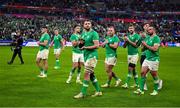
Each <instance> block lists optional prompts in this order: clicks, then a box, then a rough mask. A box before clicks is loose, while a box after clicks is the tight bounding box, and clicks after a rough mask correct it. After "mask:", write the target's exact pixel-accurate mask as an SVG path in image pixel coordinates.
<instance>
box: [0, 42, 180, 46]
mask: <svg viewBox="0 0 180 108" xmlns="http://www.w3.org/2000/svg"><path fill="white" fill-rule="evenodd" d="M11 43H12V41H11V40H0V46H9V45H10V44H11ZM123 44H124V42H120V43H119V46H122V45H123ZM167 44H168V46H170V47H180V43H171V42H168V43H167ZM23 46H27V47H36V46H38V44H37V42H36V41H25V42H23ZM65 46H72V43H71V42H66V44H65Z"/></svg>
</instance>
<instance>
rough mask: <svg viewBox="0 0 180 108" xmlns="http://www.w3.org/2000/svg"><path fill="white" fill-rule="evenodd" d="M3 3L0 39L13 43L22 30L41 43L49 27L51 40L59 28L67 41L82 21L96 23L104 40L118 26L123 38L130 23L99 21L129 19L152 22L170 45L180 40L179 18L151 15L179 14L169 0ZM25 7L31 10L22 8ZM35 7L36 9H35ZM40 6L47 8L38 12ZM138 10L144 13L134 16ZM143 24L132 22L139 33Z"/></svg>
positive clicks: (19, 0)
mask: <svg viewBox="0 0 180 108" xmlns="http://www.w3.org/2000/svg"><path fill="white" fill-rule="evenodd" d="M0 3H1V4H4V5H2V7H0V9H1V10H0V39H1V40H11V39H12V38H13V34H14V33H15V32H16V31H17V30H20V31H21V33H22V35H23V37H24V39H25V40H28V39H32V40H38V39H39V37H40V35H41V32H40V28H41V27H42V26H44V25H47V26H48V28H49V34H50V35H51V37H52V36H53V29H55V28H57V29H59V31H60V34H61V35H62V36H63V37H64V38H65V39H66V40H67V41H68V40H69V37H70V35H71V33H72V27H73V26H74V25H75V24H77V23H82V19H83V18H88V19H91V20H93V24H94V29H95V30H96V31H97V32H98V33H99V34H100V37H101V38H103V36H104V35H106V27H107V26H108V25H114V26H115V28H116V32H117V33H116V34H117V35H118V36H119V37H120V38H121V37H122V36H123V34H124V33H126V32H127V27H128V25H129V23H128V22H124V21H118V22H117V21H113V20H110V21H100V20H101V18H104V19H105V18H122V19H124V18H129V19H136V20H143V21H145V20H153V21H152V23H153V25H155V27H156V28H157V32H158V35H159V36H160V37H164V38H163V39H165V40H166V41H168V42H173V41H175V40H176V41H179V40H180V39H178V38H177V39H176V37H178V36H179V37H180V24H179V22H178V21H179V18H180V15H176V14H170V15H169V14H165V15H164V14H161V13H148V12H155V11H163V12H164V11H167V12H177V11H180V8H179V7H180V5H179V4H178V3H177V4H176V3H171V2H170V0H162V1H158V0H91V1H89V0H61V1H59V0H2V1H0ZM13 6H16V8H15V7H13ZM22 6H31V7H28V8H27V7H23V8H22ZM33 6H34V7H36V8H34V9H32V7H33ZM17 7H18V8H17ZM37 7H46V8H42V9H39V8H37ZM92 10H95V11H92ZM107 11H116V12H119V11H124V12H125V13H123V14H122V13H120V14H118V13H115V12H112V13H108V12H107ZM139 11H140V12H144V13H141V14H137V13H133V12H139ZM1 13H3V14H1ZM12 14H28V15H33V17H32V18H24V17H17V16H13V15H12ZM81 18H82V19H81ZM143 21H139V22H133V23H134V25H135V26H136V30H137V32H139V31H142V30H143V29H142V25H143V23H144V22H143ZM131 23H132V22H131Z"/></svg>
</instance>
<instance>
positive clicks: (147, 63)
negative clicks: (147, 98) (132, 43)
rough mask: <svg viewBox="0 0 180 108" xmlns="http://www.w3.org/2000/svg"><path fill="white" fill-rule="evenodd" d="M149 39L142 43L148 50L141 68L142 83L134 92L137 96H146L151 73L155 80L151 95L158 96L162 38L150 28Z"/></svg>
mask: <svg viewBox="0 0 180 108" xmlns="http://www.w3.org/2000/svg"><path fill="white" fill-rule="evenodd" d="M148 34H149V35H150V37H148V39H147V41H146V42H145V41H142V45H143V46H144V47H146V48H147V51H146V59H145V60H144V62H143V64H142V68H141V81H140V89H137V90H136V91H134V93H136V94H144V83H145V81H146V74H147V73H148V71H150V73H151V75H152V77H153V79H154V91H153V92H152V93H150V95H153V96H154V95H157V94H158V85H159V78H158V73H157V71H158V68H159V60H160V58H159V46H160V38H159V36H157V35H156V32H155V28H154V27H152V26H150V27H148Z"/></svg>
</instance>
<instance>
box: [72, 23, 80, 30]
mask: <svg viewBox="0 0 180 108" xmlns="http://www.w3.org/2000/svg"><path fill="white" fill-rule="evenodd" d="M76 27H81V25H80V24H76V25H74V27H73V29H75V28H76Z"/></svg>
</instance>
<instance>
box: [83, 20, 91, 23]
mask: <svg viewBox="0 0 180 108" xmlns="http://www.w3.org/2000/svg"><path fill="white" fill-rule="evenodd" d="M84 22H91V23H92V21H91V20H90V19H86V20H84Z"/></svg>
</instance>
